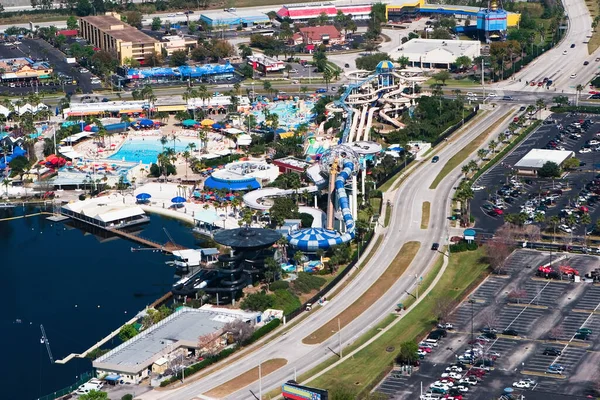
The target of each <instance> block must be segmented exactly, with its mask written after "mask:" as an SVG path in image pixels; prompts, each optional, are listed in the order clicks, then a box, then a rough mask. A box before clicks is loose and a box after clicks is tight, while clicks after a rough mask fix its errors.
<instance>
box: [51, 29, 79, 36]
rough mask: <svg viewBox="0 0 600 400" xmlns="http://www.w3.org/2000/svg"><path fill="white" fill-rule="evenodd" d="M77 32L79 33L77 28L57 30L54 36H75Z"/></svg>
mask: <svg viewBox="0 0 600 400" xmlns="http://www.w3.org/2000/svg"><path fill="white" fill-rule="evenodd" d="M78 33H79V31H78V30H77V29H63V30H60V31H57V32H56V36H58V35H63V36H66V37H75V36H77V34H78Z"/></svg>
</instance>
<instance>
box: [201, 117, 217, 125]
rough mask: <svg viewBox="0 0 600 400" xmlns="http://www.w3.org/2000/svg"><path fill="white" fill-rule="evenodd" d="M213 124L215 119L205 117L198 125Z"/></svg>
mask: <svg viewBox="0 0 600 400" xmlns="http://www.w3.org/2000/svg"><path fill="white" fill-rule="evenodd" d="M214 124H215V121H213V120H212V119H208V118H207V119H205V120H202V122H200V125H202V126H213V125H214Z"/></svg>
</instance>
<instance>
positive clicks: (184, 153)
mask: <svg viewBox="0 0 600 400" xmlns="http://www.w3.org/2000/svg"><path fill="white" fill-rule="evenodd" d="M182 155H183V158H184V160H185V177H186V178H187V169H188V160H189V159H190V157H191V156H192V155H191V154H190V152H189V151H188V150H186V151H184V152H183V154H182Z"/></svg>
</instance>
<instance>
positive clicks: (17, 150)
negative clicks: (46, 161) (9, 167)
mask: <svg viewBox="0 0 600 400" xmlns="http://www.w3.org/2000/svg"><path fill="white" fill-rule="evenodd" d="M25 154H27V152H26V151H25V150H23V149H22V148H20V147H19V146H15V148H14V149H13V152H12V156H13V157H19V156H24V155H25Z"/></svg>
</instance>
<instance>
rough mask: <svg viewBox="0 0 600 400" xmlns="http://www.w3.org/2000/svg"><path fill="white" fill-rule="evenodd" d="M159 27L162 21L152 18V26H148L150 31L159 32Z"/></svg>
mask: <svg viewBox="0 0 600 400" xmlns="http://www.w3.org/2000/svg"><path fill="white" fill-rule="evenodd" d="M161 25H162V21H161V20H160V18H159V17H154V18H152V24H150V29H152V30H153V31H158V30H160V27H161Z"/></svg>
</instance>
